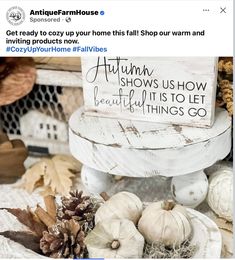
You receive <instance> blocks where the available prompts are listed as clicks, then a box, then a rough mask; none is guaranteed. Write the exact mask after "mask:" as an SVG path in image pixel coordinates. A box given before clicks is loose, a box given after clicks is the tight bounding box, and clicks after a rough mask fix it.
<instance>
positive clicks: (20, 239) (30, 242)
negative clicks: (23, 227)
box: [0, 231, 42, 254]
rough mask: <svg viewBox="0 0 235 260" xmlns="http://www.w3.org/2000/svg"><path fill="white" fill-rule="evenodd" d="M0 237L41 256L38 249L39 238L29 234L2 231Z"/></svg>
mask: <svg viewBox="0 0 235 260" xmlns="http://www.w3.org/2000/svg"><path fill="white" fill-rule="evenodd" d="M0 235H2V236H4V237H6V238H9V239H11V240H13V241H15V242H17V243H19V244H21V245H23V246H24V247H26V248H28V249H30V250H32V251H34V252H36V253H39V254H42V251H41V249H40V237H38V236H36V235H35V234H33V233H31V232H26V231H4V232H0Z"/></svg>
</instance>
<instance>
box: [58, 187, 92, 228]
mask: <svg viewBox="0 0 235 260" xmlns="http://www.w3.org/2000/svg"><path fill="white" fill-rule="evenodd" d="M82 193H83V192H82V191H80V192H78V191H75V192H70V196H71V197H69V198H66V197H62V198H61V202H62V207H61V208H60V209H59V210H58V212H57V215H58V219H60V220H63V219H66V220H70V219H74V220H76V221H78V223H79V224H80V225H81V226H82V229H83V231H84V232H85V233H86V232H88V231H89V230H91V229H93V227H94V218H95V212H96V206H95V205H94V203H93V202H92V200H91V198H90V197H89V196H82Z"/></svg>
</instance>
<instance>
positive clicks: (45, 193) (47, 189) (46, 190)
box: [40, 186, 55, 197]
mask: <svg viewBox="0 0 235 260" xmlns="http://www.w3.org/2000/svg"><path fill="white" fill-rule="evenodd" d="M40 195H41V196H43V197H45V196H48V195H52V196H55V192H54V191H52V189H51V187H48V186H45V187H44V189H43V191H41V192H40Z"/></svg>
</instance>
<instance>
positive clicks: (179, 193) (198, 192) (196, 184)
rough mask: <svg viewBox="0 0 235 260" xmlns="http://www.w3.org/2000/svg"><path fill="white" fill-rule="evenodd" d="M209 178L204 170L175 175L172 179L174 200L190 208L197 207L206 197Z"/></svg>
mask: <svg viewBox="0 0 235 260" xmlns="http://www.w3.org/2000/svg"><path fill="white" fill-rule="evenodd" d="M207 191H208V179H207V177H206V174H205V173H204V171H202V170H201V171H198V172H193V173H189V174H186V175H181V176H175V177H173V178H172V180H171V194H172V197H173V198H174V200H175V201H176V202H177V203H179V204H181V205H183V206H185V207H190V208H196V207H197V206H198V205H199V204H201V203H202V202H203V201H204V200H205V199H206V195H207Z"/></svg>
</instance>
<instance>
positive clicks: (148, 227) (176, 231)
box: [138, 200, 192, 246]
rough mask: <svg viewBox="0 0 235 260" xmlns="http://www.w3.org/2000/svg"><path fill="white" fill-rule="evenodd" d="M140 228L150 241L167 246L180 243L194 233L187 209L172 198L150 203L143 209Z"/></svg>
mask: <svg viewBox="0 0 235 260" xmlns="http://www.w3.org/2000/svg"><path fill="white" fill-rule="evenodd" d="M138 229H139V231H140V233H141V234H142V235H143V236H144V238H145V239H146V240H147V242H148V243H157V242H162V243H164V245H166V246H174V245H175V246H176V245H180V244H181V243H182V242H184V241H185V240H187V239H188V238H189V237H190V235H191V233H192V225H191V221H190V219H189V217H188V215H187V212H186V209H185V208H184V207H183V206H181V205H177V204H175V203H174V202H173V201H171V200H168V201H159V202H154V203H152V204H150V205H149V206H148V207H147V208H146V209H145V210H144V211H143V214H142V217H141V218H140V220H139V223H138Z"/></svg>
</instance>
